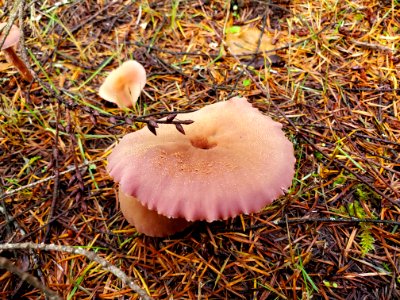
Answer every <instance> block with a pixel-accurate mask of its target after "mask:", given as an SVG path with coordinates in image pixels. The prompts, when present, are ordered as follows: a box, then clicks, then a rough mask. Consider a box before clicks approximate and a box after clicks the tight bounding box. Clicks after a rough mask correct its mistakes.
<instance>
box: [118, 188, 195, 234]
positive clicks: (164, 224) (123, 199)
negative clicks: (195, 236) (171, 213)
mask: <svg viewBox="0 0 400 300" xmlns="http://www.w3.org/2000/svg"><path fill="white" fill-rule="evenodd" d="M119 203H120V205H121V211H122V213H123V215H124V216H125V218H126V219H127V220H128V222H129V223H130V224H132V225H133V226H135V227H136V230H137V231H138V232H140V233H144V234H145V235H148V236H153V237H166V236H168V235H172V234H174V233H177V232H179V231H182V230H184V229H185V228H186V227H188V226H189V225H190V224H191V222H189V221H186V220H185V219H183V218H168V217H166V216H163V215H160V214H158V213H157V212H156V211H154V210H150V209H148V208H147V207H145V206H143V205H142V204H141V203H140V201H139V200H138V199H137V198H135V197H132V196H128V195H127V194H125V193H124V192H122V191H121V189H119Z"/></svg>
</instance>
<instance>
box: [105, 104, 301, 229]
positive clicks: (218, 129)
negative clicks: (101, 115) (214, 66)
mask: <svg viewBox="0 0 400 300" xmlns="http://www.w3.org/2000/svg"><path fill="white" fill-rule="evenodd" d="M185 118H187V119H191V120H193V121H194V123H193V124H191V125H189V126H186V127H185V131H186V135H182V134H181V133H179V132H178V131H177V130H176V129H175V128H174V127H173V126H170V125H162V124H160V125H159V128H158V129H157V136H155V135H153V134H152V133H151V132H150V131H149V130H147V129H144V130H138V131H136V132H134V133H130V134H127V135H126V136H124V137H123V138H122V140H121V141H120V143H119V144H118V145H117V146H116V147H115V149H114V150H113V152H112V154H111V155H110V156H109V158H108V161H109V164H108V171H109V173H110V174H111V176H112V177H113V178H114V180H115V181H117V182H119V183H120V189H121V190H122V192H123V193H125V194H127V195H130V196H134V197H136V198H137V199H138V201H140V203H141V204H142V205H143V206H144V207H145V208H147V209H149V210H152V211H156V212H157V213H158V214H159V215H163V216H166V217H168V218H183V219H185V220H187V221H197V220H206V221H209V222H211V221H214V220H218V219H227V218H229V217H234V216H236V215H238V214H241V213H251V212H256V211H258V210H260V209H261V208H263V207H264V206H265V205H267V204H270V203H271V202H272V201H273V200H274V199H276V198H277V197H278V196H279V195H282V194H283V193H284V191H285V190H286V189H287V188H288V187H289V186H290V185H291V181H292V178H293V175H294V163H295V158H294V153H293V152H294V151H293V145H292V144H291V143H290V142H289V140H288V139H287V138H286V137H285V135H284V133H283V131H282V130H281V128H282V125H281V124H280V123H277V122H275V121H273V120H272V119H271V118H270V117H268V116H265V115H263V114H262V113H261V112H260V111H259V110H258V109H256V108H253V107H252V106H251V104H250V103H249V102H247V100H246V99H244V98H237V97H236V98H233V99H231V100H229V101H226V102H219V103H216V104H212V105H208V106H206V107H204V108H202V109H200V110H198V111H196V112H193V113H188V114H185ZM123 213H124V215H127V214H128V213H129V212H127V211H124V210H123Z"/></svg>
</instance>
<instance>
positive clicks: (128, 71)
mask: <svg viewBox="0 0 400 300" xmlns="http://www.w3.org/2000/svg"><path fill="white" fill-rule="evenodd" d="M145 84H146V71H145V69H144V68H143V66H142V65H141V64H140V63H138V62H137V61H135V60H128V61H126V62H124V63H123V64H122V65H121V66H119V67H118V68H117V69H115V70H113V71H111V73H110V74H109V75H108V76H107V78H106V80H105V81H104V83H103V84H102V85H101V86H100V90H99V95H100V97H102V98H103V99H105V100H107V101H110V102H113V103H116V104H117V105H118V106H119V107H131V106H133V105H135V103H136V101H137V99H138V98H139V96H140V92H141V91H142V89H143V87H144V86H145Z"/></svg>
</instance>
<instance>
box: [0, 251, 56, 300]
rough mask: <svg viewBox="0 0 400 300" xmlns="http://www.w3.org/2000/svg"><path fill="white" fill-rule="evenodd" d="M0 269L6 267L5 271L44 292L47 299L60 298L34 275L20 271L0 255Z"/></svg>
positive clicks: (54, 299)
mask: <svg viewBox="0 0 400 300" xmlns="http://www.w3.org/2000/svg"><path fill="white" fill-rule="evenodd" d="M0 269H6V270H7V271H9V272H11V273H14V274H15V275H17V276H18V277H19V278H21V279H22V280H23V281H26V282H27V283H29V284H30V285H31V286H33V287H35V288H37V289H38V290H40V291H42V292H43V294H45V295H46V297H47V298H48V299H49V300H62V298H61V297H60V296H59V295H58V294H57V293H55V292H54V291H52V290H51V289H49V288H48V287H47V286H45V285H43V284H42V283H41V282H40V281H39V280H37V278H36V277H34V276H32V275H31V274H29V273H27V272H24V271H22V270H21V269H19V268H18V267H16V266H15V265H14V264H13V263H12V262H11V261H9V260H8V259H6V258H5V257H0Z"/></svg>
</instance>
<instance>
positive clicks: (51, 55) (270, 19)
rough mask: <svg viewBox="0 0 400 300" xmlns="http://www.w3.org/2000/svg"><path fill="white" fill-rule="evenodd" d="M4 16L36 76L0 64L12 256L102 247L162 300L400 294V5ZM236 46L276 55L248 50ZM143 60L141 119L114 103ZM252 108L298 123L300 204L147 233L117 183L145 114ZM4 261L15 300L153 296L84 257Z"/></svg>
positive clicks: (45, 5) (2, 206)
mask: <svg viewBox="0 0 400 300" xmlns="http://www.w3.org/2000/svg"><path fill="white" fill-rule="evenodd" d="M270 2H271V3H270ZM0 4H1V11H0V13H1V21H2V22H7V21H10V20H11V21H13V20H14V21H13V23H14V24H19V26H20V27H23V32H24V35H23V40H24V42H25V47H24V48H19V50H18V54H19V55H20V56H22V57H24V59H25V61H26V62H27V63H28V64H29V65H30V66H31V68H32V71H33V72H34V73H35V78H34V80H33V81H32V82H26V81H24V80H22V79H21V75H20V74H19V73H18V72H17V71H16V70H15V68H14V67H13V66H12V65H10V64H8V63H7V62H6V61H5V59H4V56H3V55H1V56H0V57H1V63H0V72H1V78H0V80H1V86H2V88H1V90H0V97H1V102H0V239H1V242H0V243H1V244H2V245H5V244H15V243H23V242H30V243H35V244H36V243H38V244H39V243H46V244H56V245H62V246H73V247H74V248H77V247H81V248H84V249H86V250H90V251H94V252H95V253H97V254H98V256H100V257H102V258H104V259H106V260H107V261H108V262H109V263H111V264H112V265H114V266H115V267H117V268H119V269H120V270H122V271H123V272H125V273H126V274H127V275H128V276H131V277H133V278H134V282H135V283H136V284H137V285H138V286H139V287H141V288H142V289H143V290H144V291H145V292H146V293H148V294H149V295H150V296H151V297H153V298H154V299H310V298H314V299H399V298H400V287H399V286H400V234H399V225H400V176H399V175H400V96H399V91H400V88H399V78H400V46H399V45H400V4H399V2H398V1H397V0H392V1H390V0H386V1H377V0H372V1H370V0H364V1H362V0H360V1H348V0H324V1H319V0H318V1H317V0H308V1H307V0H293V1H250V0H247V1H246V0H245V1H237V3H230V2H229V1H223V0H205V1H203V0H196V1H184V0H181V1H179V0H175V1H151V0H147V1H136V2H135V1H122V0H121V1H84V0H72V1H54V0H49V1H23V0H15V1H0ZM23 4H25V6H24V7H23ZM246 27H254V28H258V29H259V30H261V31H263V32H264V34H265V36H266V37H267V38H266V39H265V40H266V41H265V42H263V41H260V42H259V41H258V40H257V39H254V35H251V34H248V35H247V34H246V30H247V29H246ZM229 36H230V38H231V39H233V40H234V44H235V45H236V44H237V45H239V46H240V45H242V44H246V43H247V44H246V45H247V46H248V47H250V48H251V49H253V50H254V49H256V51H257V49H264V50H266V49H272V50H271V51H269V52H262V51H257V52H256V53H253V54H252V55H247V56H243V55H240V53H239V54H238V53H236V54H235V53H232V52H233V48H234V47H232V48H229V49H228V47H227V43H228V37H229ZM254 45H255V46H254ZM257 46H258V47H257ZM253 47H256V48H253ZM262 47H265V48H262ZM24 49H25V51H24ZM128 59H135V60H137V61H139V62H140V63H142V64H143V66H144V67H145V69H146V72H147V84H146V86H145V88H144V90H143V92H142V94H141V96H140V99H139V101H138V103H137V105H136V106H135V107H134V108H133V109H132V110H129V109H120V108H118V107H117V106H115V105H114V104H112V103H107V102H106V101H104V100H103V99H101V98H100V97H99V96H98V89H99V86H100V85H101V83H102V82H103V81H104V79H105V77H106V76H107V74H108V73H109V72H110V71H111V70H113V69H115V68H116V67H118V66H119V65H120V64H121V63H122V62H124V61H126V60H128ZM235 95H241V96H244V97H246V98H247V99H248V100H249V101H250V102H251V103H252V104H253V105H254V106H255V107H257V108H259V109H260V110H261V111H262V112H263V113H265V114H267V115H269V116H271V117H272V118H273V119H274V120H275V121H278V122H281V123H282V124H283V130H284V132H285V134H286V135H287V137H288V138H289V139H290V140H291V141H292V142H293V144H294V147H295V155H296V159H297V162H296V172H295V178H294V179H293V184H292V186H291V188H290V189H289V191H288V192H287V193H286V194H285V195H284V196H282V197H280V198H279V199H277V200H276V201H275V202H274V203H273V204H272V205H270V206H268V207H266V208H265V209H263V210H262V211H260V212H258V213H254V214H251V215H241V216H239V217H236V218H234V219H229V220H227V221H218V222H213V223H211V224H208V223H205V222H199V223H196V224H194V225H193V226H191V227H190V228H188V229H187V230H185V231H184V232H182V233H179V234H177V235H175V236H172V237H170V238H150V237H147V236H144V235H142V234H138V233H137V232H136V230H135V228H134V227H133V226H131V225H129V224H128V223H127V221H126V220H125V219H124V217H123V216H122V214H121V212H120V210H119V208H118V203H117V201H116V199H117V187H118V186H117V184H115V183H114V182H113V180H112V178H111V177H110V176H109V175H108V174H107V171H106V165H107V156H108V155H109V154H110V152H111V150H112V148H113V147H114V146H115V144H116V143H117V142H118V140H119V139H120V138H121V137H122V136H123V135H124V134H126V133H128V132H133V131H135V130H136V129H137V128H140V127H142V126H145V125H144V124H143V123H138V122H132V120H135V117H137V116H145V115H148V114H155V113H160V112H165V111H186V110H192V109H199V108H201V107H204V106H205V105H207V104H211V103H215V102H218V101H223V100H225V99H228V98H230V97H232V96H235ZM156 117H157V116H156ZM185 126H190V125H185ZM31 246H32V245H31ZM15 247H17V246H15ZM32 247H33V246H32ZM32 247H31V248H32ZM59 250H60V249H59ZM1 256H2V257H5V258H7V262H8V263H6V262H4V261H2V263H1V264H0V267H2V268H6V269H7V270H2V271H1V272H0V298H2V299H44V294H43V290H44V288H43V286H47V287H48V288H49V289H51V290H53V291H55V292H57V293H58V294H59V295H60V296H61V298H62V299H138V298H139V296H138V294H137V293H136V292H135V291H133V290H132V289H131V288H130V287H129V286H127V285H126V284H125V283H124V282H123V280H121V279H120V278H118V277H116V276H115V275H114V274H112V273H111V272H109V271H108V270H105V269H104V268H102V266H101V265H99V264H98V263H97V262H93V261H92V260H90V259H88V258H86V257H85V256H83V255H80V254H79V253H78V254H77V253H68V252H65V251H39V250H27V249H25V250H17V249H14V250H7V251H3V252H1ZM10 263H11V265H15V266H16V267H17V269H18V270H20V271H23V272H26V273H29V274H30V275H32V276H33V277H36V278H38V280H39V282H40V283H41V284H42V286H41V287H39V288H35V287H32V286H31V285H30V284H28V283H27V282H26V281H24V280H21V279H20V278H19V277H18V276H17V275H15V274H13V273H12V272H10V271H12V268H11V267H7V266H9V265H10ZM28 278H30V277H28ZM28 280H29V279H28Z"/></svg>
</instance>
